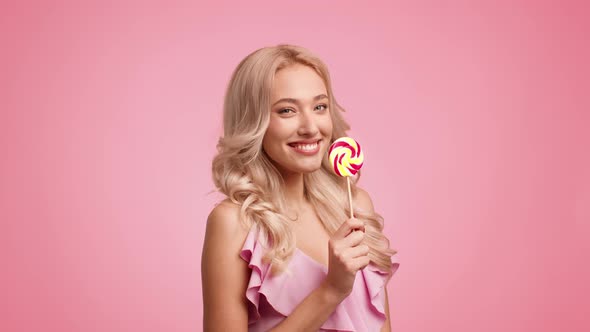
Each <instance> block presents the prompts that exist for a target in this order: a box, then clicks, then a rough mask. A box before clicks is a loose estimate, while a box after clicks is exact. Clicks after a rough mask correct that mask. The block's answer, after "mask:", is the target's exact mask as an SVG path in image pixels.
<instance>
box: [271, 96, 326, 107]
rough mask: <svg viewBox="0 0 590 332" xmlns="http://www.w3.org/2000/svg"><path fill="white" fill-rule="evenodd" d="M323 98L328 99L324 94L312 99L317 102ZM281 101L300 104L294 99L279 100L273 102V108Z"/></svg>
mask: <svg viewBox="0 0 590 332" xmlns="http://www.w3.org/2000/svg"><path fill="white" fill-rule="evenodd" d="M323 98H328V96H326V95H325V94H321V95H317V96H315V97H313V101H318V100H320V99H323ZM282 101H284V102H288V103H293V104H297V105H299V104H300V102H299V100H298V99H295V98H281V99H279V100H277V101H275V102H274V104H272V106H274V105H276V104H278V103H280V102H282Z"/></svg>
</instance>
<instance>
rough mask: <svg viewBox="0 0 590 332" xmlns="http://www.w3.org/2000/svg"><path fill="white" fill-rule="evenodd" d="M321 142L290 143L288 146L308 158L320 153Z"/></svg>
mask: <svg viewBox="0 0 590 332" xmlns="http://www.w3.org/2000/svg"><path fill="white" fill-rule="evenodd" d="M320 143H321V140H318V141H316V142H314V143H289V144H288V145H289V146H290V147H291V148H292V149H293V150H295V152H297V153H301V154H303V155H306V156H313V155H314V154H316V153H318V152H319V151H320Z"/></svg>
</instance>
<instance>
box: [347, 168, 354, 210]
mask: <svg viewBox="0 0 590 332" xmlns="http://www.w3.org/2000/svg"><path fill="white" fill-rule="evenodd" d="M346 183H347V184H348V204H349V205H350V217H351V218H354V215H353V214H352V194H351V193H350V177H349V176H347V177H346Z"/></svg>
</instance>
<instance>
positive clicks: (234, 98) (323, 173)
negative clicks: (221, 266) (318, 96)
mask: <svg viewBox="0 0 590 332" xmlns="http://www.w3.org/2000/svg"><path fill="white" fill-rule="evenodd" d="M293 64H302V65H305V66H309V67H310V68H312V69H314V70H315V71H316V72H317V73H318V75H319V76H320V77H321V78H322V79H323V81H324V84H325V86H326V89H327V92H328V97H329V109H330V110H331V111H330V114H331V118H332V124H333V130H332V137H331V139H330V143H332V142H333V141H334V140H335V139H337V138H339V137H342V136H346V131H347V130H349V129H350V126H349V125H348V124H347V123H346V121H345V120H344V118H343V116H342V112H344V109H343V108H342V107H341V106H340V105H339V104H338V103H337V102H336V99H335V98H334V93H333V92H332V85H331V81H330V75H329V72H328V68H327V66H326V65H325V64H324V63H323V62H322V61H321V60H320V59H319V58H318V57H317V56H315V55H314V54H313V53H311V52H310V51H309V50H307V49H305V48H303V47H299V46H295V45H288V44H280V45H277V46H274V47H265V48H261V49H258V50H256V51H254V52H252V53H251V54H249V55H248V56H247V57H246V58H244V59H243V60H242V61H241V62H240V63H239V65H238V66H237V68H236V69H235V70H234V72H233V74H232V77H231V80H230V82H229V84H228V87H227V91H226V94H225V99H224V106H223V136H222V137H221V138H220V139H219V142H218V144H217V150H218V154H217V155H216V156H215V157H214V159H213V165H212V169H213V181H214V183H215V186H216V187H217V189H218V190H219V191H220V192H221V193H223V194H225V195H226V196H227V197H228V199H229V200H231V201H232V202H234V203H236V204H238V205H239V206H241V209H240V219H241V221H242V222H244V223H245V225H246V226H247V227H251V226H252V225H253V224H256V225H257V226H258V228H259V229H260V230H261V233H262V234H263V236H262V238H261V241H262V244H263V245H264V246H265V247H266V248H267V249H268V250H266V255H265V257H264V259H265V261H266V262H269V263H272V273H280V272H282V271H283V270H284V269H285V267H286V263H287V262H288V260H289V259H290V257H291V255H292V254H293V252H294V250H295V237H294V234H293V232H292V230H291V222H292V220H291V219H289V218H288V217H287V215H286V214H285V213H286V209H285V206H286V202H285V198H284V196H283V190H282V186H283V185H284V183H283V178H282V176H281V174H280V172H279V170H278V169H277V168H276V167H275V166H274V165H273V163H272V162H271V160H270V158H269V157H268V155H267V154H266V153H265V152H264V150H263V149H262V140H263V138H264V134H265V132H266V130H267V128H268V125H269V121H270V108H271V106H270V103H271V100H270V92H271V88H272V86H273V80H274V76H275V73H276V72H277V71H279V70H281V69H282V68H285V67H288V66H290V65H293ZM359 178H360V172H359V173H357V176H356V177H355V178H353V179H352V181H351V190H352V193H353V195H354V194H355V193H356V191H357V187H356V183H357V182H358V180H359ZM304 193H305V197H306V198H307V200H308V201H309V202H310V203H311V204H312V206H313V207H314V208H315V210H316V213H317V215H318V217H319V218H320V220H321V222H322V223H323V225H324V227H325V228H326V230H327V231H328V233H329V234H330V235H332V234H334V232H335V231H336V230H337V229H338V228H339V227H340V225H341V224H342V223H343V222H344V221H345V220H346V219H348V217H349V213H350V208H349V205H348V201H347V199H348V195H347V188H346V181H343V180H342V178H341V177H339V176H338V175H336V174H334V172H333V171H332V167H331V165H330V162H329V160H328V157H327V154H326V155H325V156H324V158H323V160H322V166H321V168H320V169H318V170H317V171H314V172H311V173H307V174H304ZM353 213H354V215H355V218H357V219H360V220H362V221H364V222H365V238H364V240H363V242H364V243H365V244H366V245H368V246H369V248H370V252H369V257H370V259H371V263H372V264H373V265H375V266H376V267H377V268H379V269H380V270H382V271H384V272H385V273H388V274H390V273H391V267H392V262H391V256H392V255H394V254H395V253H396V251H395V250H393V249H391V248H390V247H389V241H388V239H387V238H386V237H385V236H384V235H383V232H382V231H383V218H382V217H381V216H380V215H379V214H377V213H370V212H369V211H362V210H360V209H357V208H354V211H353Z"/></svg>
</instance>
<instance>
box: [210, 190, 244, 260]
mask: <svg viewBox="0 0 590 332" xmlns="http://www.w3.org/2000/svg"><path fill="white" fill-rule="evenodd" d="M248 232H249V229H248V227H247V226H246V225H245V224H244V223H243V222H242V221H241V220H240V205H238V204H236V203H234V202H232V201H230V200H229V199H225V200H223V201H221V202H220V203H219V204H217V205H216V206H215V207H214V208H213V209H212V210H211V213H209V216H208V218H207V229H206V231H205V241H209V242H210V243H212V244H213V245H214V246H215V247H217V246H220V247H221V246H222V247H225V248H226V250H227V249H229V250H237V249H239V248H241V246H242V245H243V243H244V241H245V239H246V236H247V235H248Z"/></svg>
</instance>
